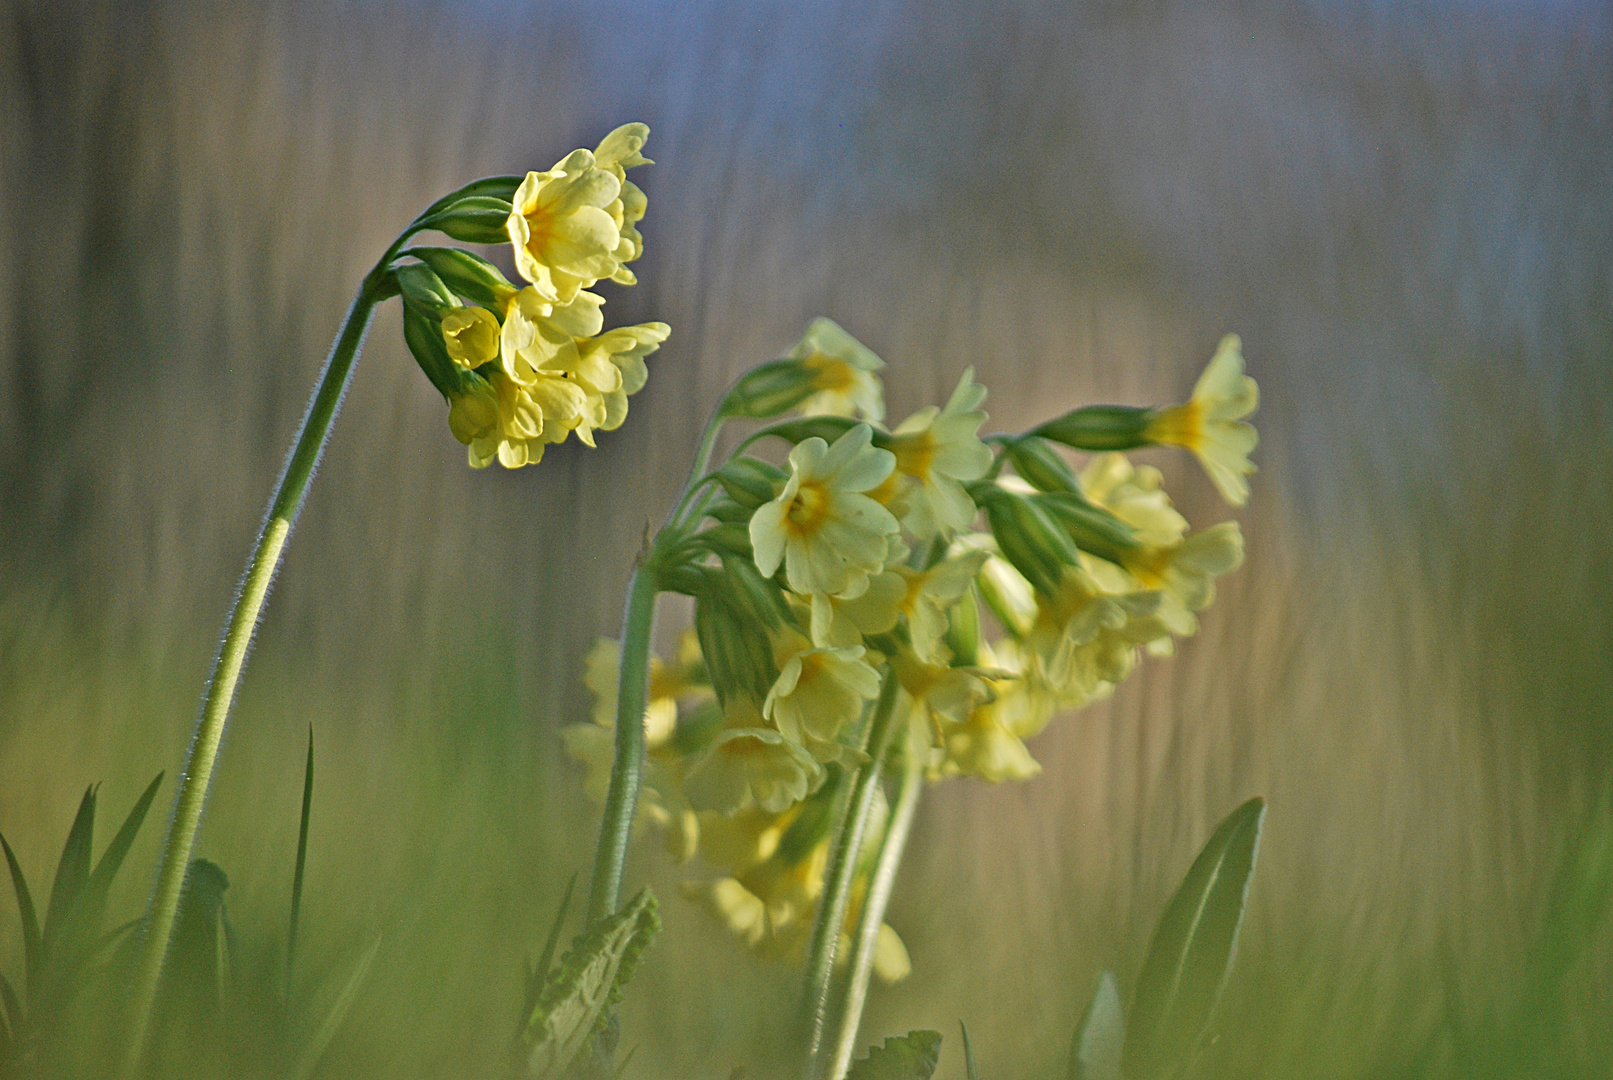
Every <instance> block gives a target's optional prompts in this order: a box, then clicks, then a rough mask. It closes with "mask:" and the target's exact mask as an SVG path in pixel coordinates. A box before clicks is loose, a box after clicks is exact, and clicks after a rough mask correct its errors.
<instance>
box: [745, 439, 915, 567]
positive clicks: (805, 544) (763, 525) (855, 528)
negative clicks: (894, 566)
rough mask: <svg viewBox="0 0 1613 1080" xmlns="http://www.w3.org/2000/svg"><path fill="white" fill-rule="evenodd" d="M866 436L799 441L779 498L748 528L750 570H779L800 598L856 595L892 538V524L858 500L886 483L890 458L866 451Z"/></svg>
mask: <svg viewBox="0 0 1613 1080" xmlns="http://www.w3.org/2000/svg"><path fill="white" fill-rule="evenodd" d="M872 437H873V432H872V430H871V429H870V428H869V427H868V425H866V424H858V425H857V426H856V427H854V428H852V429H851V430H850V431H847V432H846V433H845V434H844V435H842V436H840V438H838V439H836V440H835V442H834V445H833V446H830V445H829V444H827V443H825V442H824V441H823V440H822V439H819V438H811V439H806V440H803V441H802V442H801V443H799V444H797V446H796V447H795V448H794V449H793V450H791V451H790V478H789V480H788V481H787V482H786V483H785V485H784V490H783V491H781V492H780V493H779V495H778V498H776V499H774V500H773V501H772V502H769V503H765V504H763V505H762V506H761V507H759V508H758V509H757V510H756V512H755V514H753V515H752V516H751V520H750V540H751V545H752V547H753V548H754V550H755V553H756V568H757V569H758V570H760V571H761V573H762V575H763V576H764V577H772V576H773V575H774V574H775V573H777V572H778V568H779V564H780V563H783V564H784V572H785V576H786V578H787V579H788V581H789V583H790V588H792V589H794V590H795V591H796V592H798V593H803V594H811V593H832V594H835V595H838V596H841V597H844V598H851V597H854V596H858V595H861V594H862V593H863V592H864V591H865V590H866V589H867V588H868V579H869V577H870V576H872V575H874V574H877V573H879V571H880V570H881V569H882V568H883V567H884V565H885V559H886V557H887V554H888V552H889V550H890V540H891V539H892V538H893V537H894V535H895V534H896V532H897V530H898V525H897V523H896V519H895V518H894V517H893V516H892V515H891V513H890V511H889V510H886V509H885V508H884V507H883V506H881V505H879V503H877V502H875V501H874V500H873V499H870V498H869V497H868V496H867V495H865V494H863V492H866V491H868V490H869V489H871V488H874V487H877V486H878V485H879V482H880V481H881V480H884V479H885V478H886V477H887V476H889V475H890V472H891V469H892V468H893V467H894V465H895V461H894V459H893V458H892V456H891V455H890V453H889V452H888V451H885V450H879V449H876V448H875V447H873V446H871V445H869V444H870V442H871V440H872Z"/></svg>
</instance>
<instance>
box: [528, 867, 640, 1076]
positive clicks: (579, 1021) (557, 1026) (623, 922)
mask: <svg viewBox="0 0 1613 1080" xmlns="http://www.w3.org/2000/svg"><path fill="white" fill-rule="evenodd" d="M660 928H661V917H660V915H659V914H658V913H657V911H656V902H655V896H654V894H652V893H651V892H650V890H649V889H647V888H646V889H642V890H640V891H639V894H638V895H637V896H635V897H634V898H633V899H632V900H631V901H630V902H628V904H627V905H626V906H624V907H623V908H621V910H619V911H617V912H615V913H613V914H611V915H607V916H605V917H604V918H603V919H600V920H599V921H598V922H597V923H595V924H594V925H593V926H591V927H589V928H588V929H587V930H585V931H584V932H583V933H581V934H579V935H578V936H577V939H576V941H574V942H573V943H572V946H571V948H570V949H569V950H567V952H566V955H565V956H564V957H562V958H561V960H560V967H559V969H558V970H557V971H555V973H554V974H553V975H552V976H551V977H550V978H549V980H548V981H547V983H546V984H545V985H544V988H543V992H542V993H541V994H539V995H538V1002H537V1005H536V1006H534V1007H533V1010H532V1015H531V1016H530V1017H528V1018H527V1022H526V1026H525V1028H524V1029H523V1031H522V1042H523V1044H524V1047H525V1049H524V1055H525V1058H526V1075H527V1076H528V1077H529V1078H531V1080H544V1078H546V1077H555V1076H559V1075H560V1074H561V1073H563V1072H565V1070H566V1068H567V1067H568V1066H570V1064H571V1063H572V1061H573V1060H575V1059H576V1057H577V1054H578V1052H579V1051H581V1050H582V1048H583V1047H584V1046H585V1045H587V1042H588V1039H589V1037H590V1036H591V1035H592V1034H593V1033H594V1032H595V1031H596V1030H598V1029H599V1028H600V1027H601V1026H602V1024H603V1023H604V1022H605V1020H606V1019H607V1018H608V1017H609V1016H610V1010H611V1008H612V1007H613V1006H614V1005H615V1004H616V1002H617V1001H619V1000H620V999H621V995H622V988H623V986H625V985H626V983H627V981H628V980H629V979H630V978H632V975H633V970H634V968H636V967H637V966H638V960H639V957H640V956H642V955H643V952H644V950H645V949H646V948H647V947H648V946H649V944H650V942H651V941H652V940H654V938H655V935H656V933H657V932H658V931H659V930H660Z"/></svg>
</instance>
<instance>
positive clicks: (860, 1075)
mask: <svg viewBox="0 0 1613 1080" xmlns="http://www.w3.org/2000/svg"><path fill="white" fill-rule="evenodd" d="M940 1057H941V1033H940V1032H938V1031H909V1032H908V1033H907V1034H906V1035H902V1036H896V1035H892V1036H890V1037H889V1038H887V1039H886V1040H885V1045H884V1046H875V1047H871V1048H870V1049H869V1051H868V1056H867V1057H865V1058H863V1059H862V1060H861V1061H859V1062H857V1063H856V1064H855V1065H853V1066H852V1067H851V1071H850V1072H849V1073H847V1074H846V1080H930V1077H931V1076H932V1075H934V1073H935V1065H936V1062H937V1061H938V1060H940Z"/></svg>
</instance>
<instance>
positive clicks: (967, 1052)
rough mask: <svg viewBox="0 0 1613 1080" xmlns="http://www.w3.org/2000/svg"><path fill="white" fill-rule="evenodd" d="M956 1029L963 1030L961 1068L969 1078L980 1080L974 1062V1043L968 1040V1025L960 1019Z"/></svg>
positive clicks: (977, 1067) (978, 1068) (977, 1068)
mask: <svg viewBox="0 0 1613 1080" xmlns="http://www.w3.org/2000/svg"><path fill="white" fill-rule="evenodd" d="M958 1030H960V1031H962V1032H963V1068H964V1073H965V1075H967V1076H968V1078H969V1080H980V1067H979V1066H978V1065H976V1064H975V1048H974V1044H973V1043H971V1042H970V1041H969V1025H968V1024H965V1023H964V1022H963V1021H962V1020H959V1021H958Z"/></svg>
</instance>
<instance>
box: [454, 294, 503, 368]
mask: <svg viewBox="0 0 1613 1080" xmlns="http://www.w3.org/2000/svg"><path fill="white" fill-rule="evenodd" d="M499 333H500V331H499V324H498V317H497V316H495V315H494V314H493V313H492V312H491V311H488V310H487V309H486V308H483V307H457V308H451V309H449V310H448V311H447V312H445V313H444V314H443V317H442V338H443V344H444V345H445V346H446V347H447V349H448V358H449V359H450V360H452V361H453V362H454V363H456V364H458V365H459V366H460V367H462V368H479V367H481V366H482V365H483V364H485V363H487V362H488V361H489V360H496V359H498V354H499Z"/></svg>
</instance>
